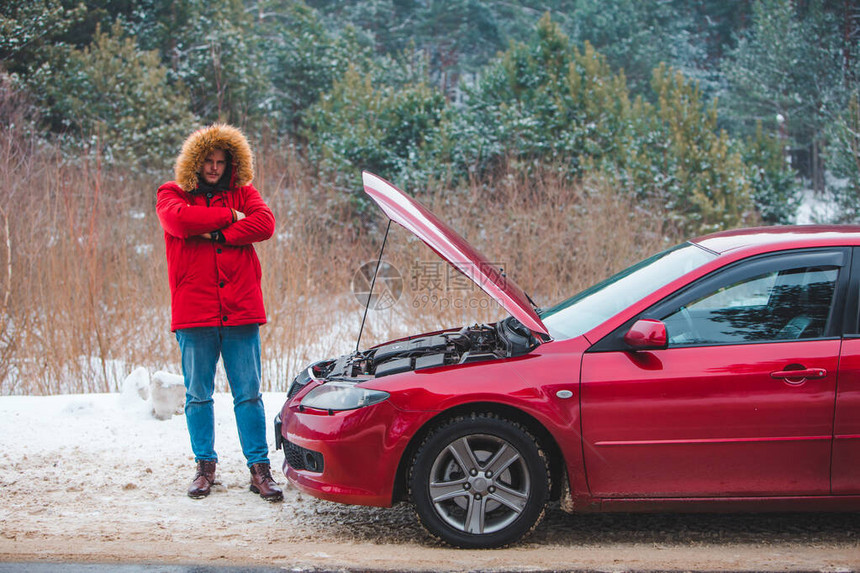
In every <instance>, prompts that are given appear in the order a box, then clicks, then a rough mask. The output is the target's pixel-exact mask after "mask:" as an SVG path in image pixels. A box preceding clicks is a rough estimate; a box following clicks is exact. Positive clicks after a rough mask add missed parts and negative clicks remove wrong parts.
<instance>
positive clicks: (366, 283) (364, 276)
mask: <svg viewBox="0 0 860 573" xmlns="http://www.w3.org/2000/svg"><path fill="white" fill-rule="evenodd" d="M376 264H377V262H376V261H370V262H367V263H364V264H363V265H361V266H360V267H358V270H357V271H355V274H354V275H353V276H352V285H351V287H352V294H353V296H355V299H356V300H357V301H358V303H359V304H360V305H361V306H366V307H367V308H369V309H370V310H386V309H389V308H391V307H392V306H394V305H395V304H397V301H398V300H400V296H401V295H402V294H403V277H402V276H401V274H400V271H399V270H397V267H395V266H394V265H392V264H390V263H387V262H385V261H382V262H381V263H379V271H377V270H376ZM374 273H376V282H375V283H374V281H373V274H374ZM371 285H373V292H371V289H370V286H371Z"/></svg>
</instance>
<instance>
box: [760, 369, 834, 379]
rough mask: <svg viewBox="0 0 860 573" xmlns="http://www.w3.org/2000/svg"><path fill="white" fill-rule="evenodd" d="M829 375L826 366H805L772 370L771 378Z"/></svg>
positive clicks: (804, 377)
mask: <svg viewBox="0 0 860 573" xmlns="http://www.w3.org/2000/svg"><path fill="white" fill-rule="evenodd" d="M825 376H827V370H825V369H824V368H804V369H803V370H777V371H776V372H771V373H770V377H771V378H779V379H782V380H788V379H792V380H797V379H806V378H824V377H825Z"/></svg>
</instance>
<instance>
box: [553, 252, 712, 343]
mask: <svg viewBox="0 0 860 573" xmlns="http://www.w3.org/2000/svg"><path fill="white" fill-rule="evenodd" d="M716 256H717V255H716V254H714V253H712V252H710V251H707V250H705V249H703V248H702V247H699V246H698V245H695V244H693V243H683V244H681V245H678V246H676V247H673V248H671V249H668V250H666V251H663V252H662V253H658V254H656V255H654V256H652V257H650V258H648V259H645V260H644V261H641V262H639V263H637V264H635V265H633V266H632V267H629V268H627V269H625V270H623V271H621V272H620V273H618V274H616V275H613V276H612V277H610V278H608V279H606V280H605V281H603V282H600V283H598V284H596V285H594V286H592V287H591V288H588V289H586V290H584V291H582V292H581V293H579V294H578V295H576V296H574V297H572V298H569V299H567V300H566V301H563V302H561V303H559V304H557V305H555V306H553V307H552V308H549V309H546V310H544V311H543V312H542V313H541V315H540V317H541V320H542V321H543V323H544V324H545V325H546V327H547V328H548V329H549V333H550V335H551V336H552V337H553V338H555V339H557V340H558V339H564V338H574V337H576V336H579V335H581V334H584V333H586V332H588V331H589V330H591V329H592V328H594V327H595V326H597V325H598V324H600V323H601V322H603V321H605V320H607V319H608V318H610V317H612V316H614V315H616V314H617V313H619V312H621V311H622V310H624V309H625V308H627V307H628V306H630V305H631V304H633V303H634V302H636V301H638V300H641V299H642V298H643V297H645V296H647V295H649V294H651V293H652V292H653V291H655V290H657V289H658V288H660V287H662V286H665V285H667V284H669V283H670V282H672V281H673V280H675V279H677V278H679V277H681V276H683V275H685V274H687V273H688V272H690V271H692V270H694V269H696V268H698V267H700V266H702V265H704V264H705V263H707V262H709V261H712V260H713V259H715V258H716Z"/></svg>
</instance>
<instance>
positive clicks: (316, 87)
mask: <svg viewBox="0 0 860 573" xmlns="http://www.w3.org/2000/svg"><path fill="white" fill-rule="evenodd" d="M257 10H258V14H259V18H258V23H257V26H256V28H255V32H256V34H255V37H256V42H257V45H256V48H257V51H259V52H260V53H261V54H264V56H265V62H266V69H267V74H266V75H267V77H268V80H269V81H270V82H271V93H270V94H269V96H268V98H267V101H266V104H265V108H266V110H267V112H268V113H269V118H270V119H274V120H275V121H276V122H277V124H278V126H279V127H280V129H281V131H289V132H291V133H294V134H296V133H298V132H299V131H300V129H301V127H302V121H303V116H304V114H305V111H306V110H307V109H308V108H309V107H310V106H311V105H312V104H314V103H315V102H316V101H317V100H318V99H319V97H320V95H322V94H323V93H324V92H327V91H329V90H330V89H331V87H332V84H333V83H334V80H335V79H336V78H338V77H340V76H341V75H342V74H343V71H344V70H345V69H346V68H347V67H348V66H349V64H350V63H352V64H353V65H355V66H357V67H359V68H362V69H365V68H369V67H370V63H369V62H370V61H371V59H372V54H370V53H369V49H368V47H366V46H363V45H362V44H361V43H360V42H359V40H358V38H357V37H356V36H355V34H354V32H353V30H351V29H347V30H345V31H344V32H343V33H342V34H341V35H339V36H335V35H333V34H331V33H329V32H328V31H327V30H326V29H325V27H324V26H323V23H322V20H321V19H320V17H319V14H318V13H316V12H314V11H313V10H311V9H309V8H308V7H307V6H305V5H304V4H302V3H300V2H294V1H290V0H265V1H260V2H259V3H258V5H257Z"/></svg>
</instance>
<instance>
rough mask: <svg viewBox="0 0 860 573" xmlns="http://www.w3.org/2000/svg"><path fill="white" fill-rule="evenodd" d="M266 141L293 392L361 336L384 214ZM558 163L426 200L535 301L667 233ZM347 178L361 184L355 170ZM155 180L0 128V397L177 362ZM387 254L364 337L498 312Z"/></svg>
mask: <svg viewBox="0 0 860 573" xmlns="http://www.w3.org/2000/svg"><path fill="white" fill-rule="evenodd" d="M0 104H2V102H0ZM261 147H264V150H263V151H262V152H259V153H258V162H259V169H258V176H257V179H256V181H255V182H256V184H257V186H258V188H260V190H261V192H262V193H263V196H264V197H265V198H266V199H267V201H268V202H269V204H270V206H271V207H272V210H273V211H274V213H275V218H276V221H277V228H276V235H275V237H274V238H273V239H272V240H270V241H267V242H265V243H263V244H261V245H259V246H258V253H259V256H260V259H261V262H262V265H263V269H264V293H265V296H266V306H267V310H268V314H269V324H268V325H267V326H265V327H264V328H263V330H262V334H263V346H264V361H265V366H264V369H265V371H264V387H265V389H266V390H283V389H285V387H286V384H287V383H288V381H289V380H290V379H291V377H292V376H293V375H295V372H296V370H297V369H298V368H300V367H301V366H302V365H304V364H306V363H308V362H309V361H311V360H314V359H320V358H324V357H328V356H330V355H333V354H338V353H342V352H347V351H349V350H351V349H352V348H354V346H355V340H356V334H357V332H358V328H359V324H360V322H361V316H362V310H363V309H362V307H361V305H359V304H358V302H357V301H356V299H355V298H354V297H353V296H352V294H351V291H350V284H351V281H352V279H353V276H354V274H355V272H356V270H357V269H358V267H359V265H360V264H361V263H364V262H366V261H370V260H375V258H376V256H377V255H378V249H379V246H380V244H381V241H382V238H383V234H384V229H385V222H386V220H384V218H383V217H382V216H379V217H378V218H377V219H375V220H374V221H373V222H370V223H365V224H363V225H362V224H357V223H355V222H354V221H355V218H354V215H353V210H352V208H351V203H350V201H349V200H348V198H347V197H345V196H344V194H343V192H342V191H339V190H336V189H335V188H334V187H333V186H332V185H330V184H327V183H325V182H321V181H318V180H317V179H316V178H315V177H313V176H312V175H311V171H310V170H309V169H307V168H305V167H304V166H303V165H302V163H301V161H300V160H299V158H298V157H297V154H296V153H295V151H294V150H293V149H291V148H290V147H289V146H286V147H278V146H277V145H276V144H271V143H267V144H265V146H263V145H261ZM553 173H554V172H553V170H551V169H544V170H539V172H538V174H537V175H535V174H532V175H530V177H529V178H526V177H525V176H524V175H522V174H520V173H518V172H516V171H514V170H507V171H505V172H503V173H501V174H499V176H498V177H497V178H495V179H493V180H489V181H480V182H479V181H475V182H473V183H472V184H470V185H467V186H464V187H462V188H451V187H450V186H448V185H445V184H441V183H440V184H436V185H430V186H429V188H428V189H427V190H426V191H424V192H422V193H420V194H419V199H420V200H421V201H422V202H423V203H425V204H426V205H427V206H428V207H430V208H431V210H433V211H434V212H436V213H437V215H439V216H440V218H441V219H442V220H444V221H446V222H448V223H449V224H450V226H451V227H453V228H454V229H456V230H457V231H458V232H460V233H461V234H462V235H463V236H465V237H466V238H467V239H469V241H470V242H472V243H473V244H474V245H475V246H476V247H477V248H478V249H479V250H481V251H483V252H484V253H485V254H486V255H487V257H488V258H489V259H490V260H491V261H493V262H498V263H500V265H501V266H503V267H504V268H505V269H506V271H507V272H508V273H509V275H510V276H511V277H514V278H515V280H516V281H517V282H518V283H519V284H520V285H521V286H522V287H523V288H524V289H525V290H526V291H528V292H529V293H530V294H531V295H532V297H533V298H534V299H535V301H536V302H538V304H542V305H549V304H550V303H553V302H556V301H558V300H559V299H562V298H566V297H568V296H570V295H572V294H574V293H575V292H576V291H578V290H580V289H581V288H583V287H585V286H587V285H588V284H591V283H593V282H595V281H597V280H599V279H601V278H603V277H605V276H607V275H608V274H610V273H611V272H613V271H615V270H618V269H620V268H622V267H624V266H626V265H628V264H630V263H631V262H633V261H635V260H637V259H639V258H642V257H643V256H645V255H646V254H649V253H651V252H653V251H655V250H657V249H660V248H663V247H664V246H666V243H667V237H669V239H668V242H673V241H674V238H675V237H674V234H673V233H672V232H671V231H670V230H668V229H666V228H664V226H663V218H662V216H660V215H659V214H655V213H654V212H653V211H649V210H648V209H647V208H644V207H643V206H637V205H635V204H633V203H631V202H630V201H629V200H627V199H624V198H623V197H621V196H619V194H617V193H615V192H613V190H612V189H611V188H610V187H609V186H608V185H607V184H606V183H603V182H601V181H600V180H598V179H595V180H591V181H586V182H580V183H578V184H571V183H569V182H566V181H564V180H562V179H560V178H559V177H556V176H555V175H553ZM381 175H383V176H385V174H381ZM167 176H168V174H165V177H167ZM355 180H356V185H355V187H356V189H359V188H360V174H359V173H356V174H355ZM160 183H161V181H160V180H156V179H154V178H151V177H149V178H147V177H143V176H137V175H135V172H134V169H133V166H126V165H110V164H108V162H106V161H105V160H104V159H103V158H100V157H98V155H97V154H94V153H91V152H90V151H89V150H85V149H82V151H81V154H80V157H79V158H76V159H75V160H74V161H69V160H67V159H64V158H62V157H61V156H60V155H59V154H58V153H57V152H56V150H54V149H51V148H44V147H40V146H39V145H37V143H36V140H35V139H34V138H32V137H28V136H27V135H26V134H25V133H24V132H23V131H22V130H21V129H20V128H17V127H15V126H14V125H13V122H9V123H6V124H4V125H3V126H0V235H5V236H0V304H2V302H3V300H4V298H5V297H4V295H5V293H7V292H8V294H9V298H8V305H6V306H5V307H0V311H2V314H0V394H7V395H8V394H52V393H64V392H107V391H115V390H117V389H118V388H119V387H120V386H121V384H122V381H123V380H124V378H125V377H126V376H127V375H128V373H129V372H130V371H131V370H133V369H134V368H136V367H139V366H144V367H146V368H148V369H149V370H150V371H151V372H152V371H155V370H159V369H166V370H170V371H173V372H179V371H180V368H179V353H178V349H177V345H176V343H175V340H174V337H173V335H172V333H171V332H170V328H169V320H170V311H169V292H168V288H167V276H166V265H165V261H164V242H163V238H162V231H161V228H160V226H159V223H158V220H157V217H156V216H155V189H156V187H157V186H158V184H160ZM395 183H396V182H395ZM4 215H6V216H8V233H7V232H6V231H5V230H4V226H3V221H4ZM7 238H8V244H9V248H8V250H7V249H6V248H5V247H4V245H5V244H6V239H7ZM10 255H11V257H10ZM385 259H386V260H387V261H388V262H390V263H391V264H393V265H394V266H395V267H396V268H397V269H399V270H400V272H401V274H402V276H403V293H402V295H401V297H400V299H399V301H398V303H397V304H396V305H394V306H393V307H391V308H389V309H387V310H384V311H371V312H370V313H369V315H368V319H367V325H366V326H365V330H364V333H363V337H362V340H361V346H362V347H367V346H369V345H371V344H374V343H378V342H381V341H383V340H386V339H389V338H392V337H395V336H403V335H407V334H410V333H416V332H422V331H427V330H434V329H438V328H443V327H452V326H459V325H462V324H467V323H472V322H484V321H491V320H496V319H498V318H501V317H503V316H504V314H505V313H504V312H503V311H501V310H500V309H499V308H498V307H497V306H496V305H495V303H493V302H492V301H490V300H489V299H487V298H486V297H484V296H483V295H482V293H480V292H478V291H476V290H475V288H474V287H473V286H471V285H470V284H469V283H464V282H463V281H461V280H460V279H459V278H458V277H456V276H455V275H453V274H451V273H449V271H448V267H447V265H444V264H442V263H440V262H439V259H438V258H437V257H436V255H435V254H434V253H432V252H431V251H430V250H429V249H428V248H427V247H426V246H424V245H423V244H422V243H420V242H419V241H417V240H414V238H412V237H410V236H409V235H408V233H407V232H406V231H404V230H403V229H402V228H400V227H398V226H396V225H394V226H392V231H391V236H389V239H388V244H387V246H386V251H385ZM7 270H8V271H9V272H10V275H9V276H10V277H11V279H8V278H7ZM221 387H222V388H223V380H222V381H221Z"/></svg>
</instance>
